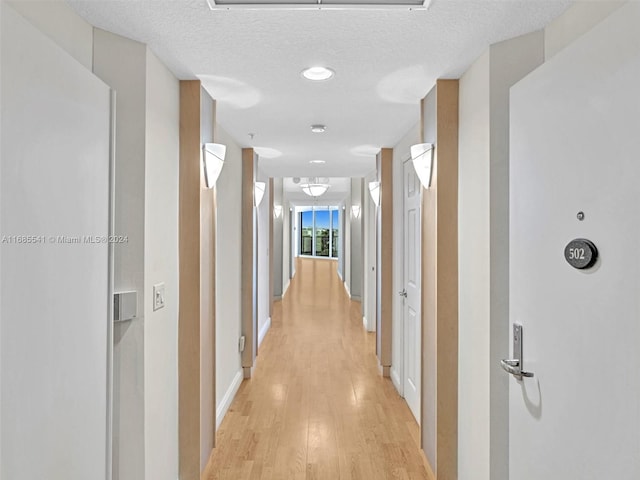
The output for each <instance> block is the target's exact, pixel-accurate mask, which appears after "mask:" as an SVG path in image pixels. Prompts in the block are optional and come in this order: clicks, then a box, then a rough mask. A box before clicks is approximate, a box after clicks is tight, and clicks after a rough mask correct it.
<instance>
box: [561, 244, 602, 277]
mask: <svg viewBox="0 0 640 480" xmlns="http://www.w3.org/2000/svg"><path fill="white" fill-rule="evenodd" d="M564 258H565V259H566V260H567V262H568V263H569V265H571V266H572V267H574V268H577V269H580V270H584V269H585V268H591V267H593V265H594V264H595V263H596V260H597V259H598V249H597V248H596V246H595V245H594V244H593V242H591V241H589V240H585V239H584V238H577V239H575V240H571V241H570V242H569V244H568V245H567V246H566V247H564Z"/></svg>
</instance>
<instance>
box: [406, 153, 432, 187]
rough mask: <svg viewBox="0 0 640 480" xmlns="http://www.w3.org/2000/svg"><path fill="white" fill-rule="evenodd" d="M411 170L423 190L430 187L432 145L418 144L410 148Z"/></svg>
mask: <svg viewBox="0 0 640 480" xmlns="http://www.w3.org/2000/svg"><path fill="white" fill-rule="evenodd" d="M411 160H413V168H415V169H416V174H417V175H418V178H419V179H420V183H421V184H422V186H423V187H424V188H429V187H430V186H431V172H432V170H433V144H431V143H419V144H417V145H413V146H412V147H411Z"/></svg>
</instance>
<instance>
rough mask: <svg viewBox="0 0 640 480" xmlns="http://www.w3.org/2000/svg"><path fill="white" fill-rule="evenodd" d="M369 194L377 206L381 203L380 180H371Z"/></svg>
mask: <svg viewBox="0 0 640 480" xmlns="http://www.w3.org/2000/svg"><path fill="white" fill-rule="evenodd" d="M369 194H370V195H371V200H373V203H374V204H375V206H376V207H377V206H378V205H380V182H369Z"/></svg>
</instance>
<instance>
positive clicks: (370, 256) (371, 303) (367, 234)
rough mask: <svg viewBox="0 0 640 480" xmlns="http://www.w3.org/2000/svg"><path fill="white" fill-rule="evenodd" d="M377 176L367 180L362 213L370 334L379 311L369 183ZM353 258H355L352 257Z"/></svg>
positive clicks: (365, 310) (366, 319) (365, 303)
mask: <svg viewBox="0 0 640 480" xmlns="http://www.w3.org/2000/svg"><path fill="white" fill-rule="evenodd" d="M376 178H377V177H376V174H375V173H374V174H372V175H370V176H368V177H367V178H365V180H364V185H363V190H364V192H363V196H362V201H363V207H364V208H363V209H362V212H361V218H362V221H363V223H364V228H363V246H364V248H363V258H362V263H363V270H364V273H363V322H364V325H365V328H366V329H367V331H369V332H374V331H375V330H376V319H377V311H376V308H377V306H376V304H377V302H376V284H377V282H376V277H377V275H376V271H375V267H376V206H375V204H374V203H373V200H371V195H370V194H369V182H372V181H374V180H375V179H376ZM351 238H352V240H351V242H352V252H353V251H354V247H353V242H354V240H353V230H352V237H351ZM352 258H353V257H352ZM351 271H352V273H353V271H354V268H353V264H352V267H351ZM352 283H353V275H352Z"/></svg>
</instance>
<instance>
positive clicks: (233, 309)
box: [215, 126, 242, 426]
mask: <svg viewBox="0 0 640 480" xmlns="http://www.w3.org/2000/svg"><path fill="white" fill-rule="evenodd" d="M215 137H216V142H218V143H222V144H224V145H226V146H227V155H226V157H225V161H224V168H223V169H222V172H221V173H220V177H219V178H218V182H217V183H216V206H217V211H216V222H217V226H216V231H217V235H216V425H217V426H220V423H221V422H222V419H223V418H224V415H225V414H226V412H227V410H228V409H229V406H230V405H231V402H232V401H233V398H234V397H235V394H236V392H237V390H238V388H239V387H240V383H241V382H242V364H241V356H240V351H239V350H238V341H239V339H240V335H241V333H240V332H241V330H240V320H241V311H240V305H241V303H240V302H241V299H240V281H241V280H240V268H241V252H240V247H241V245H242V242H241V231H242V223H241V221H242V212H241V200H242V198H241V196H242V195H241V194H242V192H241V188H240V186H241V184H242V149H241V148H240V147H239V146H238V145H237V144H236V143H235V142H234V141H233V139H232V138H231V137H230V136H229V134H228V133H227V132H226V131H224V129H222V128H221V127H220V126H217V127H216V135H215Z"/></svg>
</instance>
